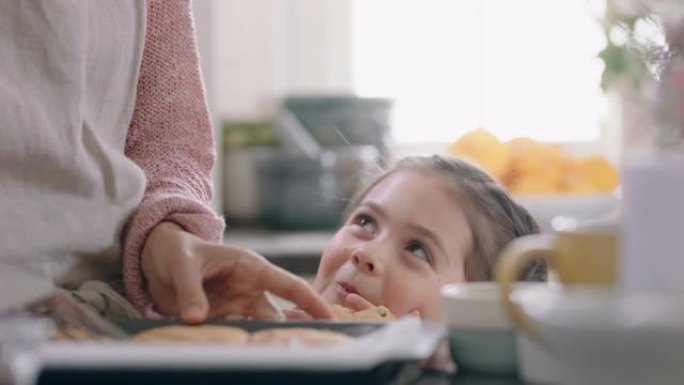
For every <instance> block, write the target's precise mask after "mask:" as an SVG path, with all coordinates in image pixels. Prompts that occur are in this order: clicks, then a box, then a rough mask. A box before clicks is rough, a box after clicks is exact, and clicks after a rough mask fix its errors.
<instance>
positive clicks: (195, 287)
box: [174, 269, 209, 324]
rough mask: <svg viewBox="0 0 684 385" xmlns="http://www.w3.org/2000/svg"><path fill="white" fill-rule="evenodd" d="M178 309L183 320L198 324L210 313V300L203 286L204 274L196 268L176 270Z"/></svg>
mask: <svg viewBox="0 0 684 385" xmlns="http://www.w3.org/2000/svg"><path fill="white" fill-rule="evenodd" d="M174 282H175V286H176V299H177V300H178V310H179V312H180V316H181V319H182V320H183V322H185V323H188V324H197V323H200V322H202V321H204V320H205V319H206V318H207V314H208V313H209V302H208V301H207V296H206V294H205V293H204V289H203V288H202V276H201V274H200V273H199V271H196V270H195V269H183V270H180V271H176V274H175V276H174Z"/></svg>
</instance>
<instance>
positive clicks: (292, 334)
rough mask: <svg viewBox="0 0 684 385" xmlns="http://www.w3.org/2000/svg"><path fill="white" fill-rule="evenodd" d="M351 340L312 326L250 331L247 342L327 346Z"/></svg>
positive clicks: (345, 336) (346, 336) (351, 339)
mask: <svg viewBox="0 0 684 385" xmlns="http://www.w3.org/2000/svg"><path fill="white" fill-rule="evenodd" d="M350 341H353V338H352V337H349V336H348V335H346V334H342V333H337V332H334V331H331V330H322V329H313V328H271V329H264V330H260V331H258V332H254V333H252V335H251V337H250V339H249V342H250V343H251V344H259V345H265V344H268V345H287V344H290V343H295V342H299V343H301V344H303V345H310V346H329V345H337V344H341V343H347V342H350Z"/></svg>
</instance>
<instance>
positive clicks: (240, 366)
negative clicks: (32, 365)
mask: <svg viewBox="0 0 684 385" xmlns="http://www.w3.org/2000/svg"><path fill="white" fill-rule="evenodd" d="M175 323H177V322H173V321H169V320H137V321H115V322H114V324H115V325H116V326H118V328H119V329H121V330H123V331H124V332H126V333H129V334H132V333H136V332H139V331H142V330H145V329H148V328H151V327H158V326H164V325H169V324H175ZM210 323H211V324H220V325H227V326H237V327H241V328H243V329H245V330H247V331H250V332H253V331H258V330H262V329H265V328H272V327H279V328H282V327H309V328H316V329H327V330H332V331H336V332H340V333H344V334H347V335H349V336H353V337H356V340H355V341H353V342H351V343H349V344H342V345H336V346H327V347H313V346H303V345H297V344H295V345H289V346H256V345H254V346H229V345H227V346H220V345H216V344H197V343H180V342H179V343H175V342H170V343H163V344H154V343H134V342H130V341H126V340H113V341H91V342H89V341H68V342H56V343H47V344H44V345H43V346H42V347H41V349H40V350H39V352H38V356H39V357H40V361H41V364H42V367H43V370H42V372H41V374H40V376H39V380H38V384H40V385H52V384H93V383H97V384H117V385H119V384H164V385H168V384H181V383H182V384H188V383H192V382H197V383H201V384H202V385H208V384H219V383H221V384H226V383H249V384H272V383H277V384H289V383H297V384H323V383H325V384H350V383H352V384H355V385H357V384H358V385H361V384H407V383H411V382H413V381H415V380H416V379H417V378H418V377H419V376H420V374H421V370H422V369H421V362H422V361H424V360H425V359H427V358H429V357H430V356H431V355H432V354H433V353H434V351H435V350H436V348H437V346H438V345H439V343H440V342H441V341H443V340H444V339H445V337H446V329H445V328H444V327H443V326H442V325H439V324H432V323H424V322H421V321H420V320H418V319H416V318H405V319H401V320H398V321H394V322H389V323H378V322H332V321H292V322H290V321H288V322H259V321H216V322H210Z"/></svg>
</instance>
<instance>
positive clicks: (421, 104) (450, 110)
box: [352, 0, 607, 144]
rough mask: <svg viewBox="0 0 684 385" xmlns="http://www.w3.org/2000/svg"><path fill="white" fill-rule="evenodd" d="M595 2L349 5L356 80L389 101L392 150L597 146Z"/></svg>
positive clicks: (600, 108)
mask: <svg viewBox="0 0 684 385" xmlns="http://www.w3.org/2000/svg"><path fill="white" fill-rule="evenodd" d="M602 7H603V4H602V2H600V1H598V2H597V1H594V2H592V1H589V0H585V1H581V0H554V1H549V0H517V1H511V0H422V1H420V2H418V1H402V0H354V2H353V11H352V12H353V13H352V33H353V37H352V47H353V48H352V55H353V65H352V69H353V72H352V74H353V83H354V89H355V91H356V92H357V93H358V94H359V95H361V96H383V97H389V98H392V99H394V101H395V107H394V122H393V124H394V128H393V130H394V139H395V141H396V142H398V143H399V144H402V143H404V144H405V143H420V142H442V143H444V142H449V141H452V140H454V139H456V138H457V137H458V136H460V135H461V134H463V133H465V132H467V131H469V130H471V129H474V128H477V127H483V128H486V129H487V130H489V131H491V132H492V133H494V134H495V135H497V136H498V137H499V138H501V139H503V140H508V139H511V138H513V137H516V136H530V137H533V138H535V139H538V140H543V141H552V142H575V141H597V140H598V139H599V138H600V136H601V132H602V131H601V127H602V124H603V123H604V122H605V116H606V111H607V108H606V100H605V97H604V95H603V93H602V91H601V89H600V86H599V84H600V83H599V82H600V76H601V71H602V68H603V67H602V63H601V62H600V60H599V59H598V58H597V54H598V52H599V51H600V50H601V48H602V47H603V45H604V43H605V40H604V37H603V34H602V32H601V29H600V25H599V22H598V21H597V15H600V13H601V12H602Z"/></svg>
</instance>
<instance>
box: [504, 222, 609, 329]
mask: <svg viewBox="0 0 684 385" xmlns="http://www.w3.org/2000/svg"><path fill="white" fill-rule="evenodd" d="M617 245H618V239H617V234H616V232H615V230H613V229H599V230H596V229H591V230H567V231H557V232H555V233H552V234H532V235H526V236H523V237H520V238H518V239H515V240H514V241H513V242H511V244H510V245H508V247H506V248H505V249H504V250H503V252H502V253H501V256H500V259H499V262H498V264H497V267H496V279H497V281H498V282H499V287H500V290H501V294H502V297H503V301H504V306H505V307H506V310H507V311H508V314H509V316H510V317H511V319H512V321H513V323H514V324H515V325H516V326H517V327H518V328H519V329H521V330H522V331H524V332H526V333H528V334H529V335H530V336H531V337H533V338H535V339H537V340H540V338H539V333H538V331H537V328H536V327H535V325H534V323H533V322H532V321H530V319H529V317H528V316H527V315H526V314H525V312H524V311H523V310H522V309H521V307H520V306H519V305H518V304H517V303H515V302H512V301H511V300H510V295H511V291H512V290H513V287H514V283H515V282H516V281H518V280H519V278H520V275H521V272H522V271H523V269H524V268H525V266H527V265H528V263H530V262H531V261H532V260H534V259H536V258H541V259H542V260H543V261H544V262H546V264H547V266H548V272H549V276H550V277H551V278H550V279H551V280H557V281H558V282H559V283H560V284H561V285H563V286H565V285H575V284H581V285H595V286H603V287H612V286H614V285H615V283H616V280H617V254H618V252H617Z"/></svg>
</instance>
